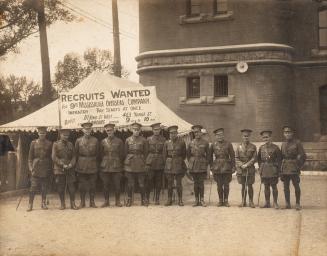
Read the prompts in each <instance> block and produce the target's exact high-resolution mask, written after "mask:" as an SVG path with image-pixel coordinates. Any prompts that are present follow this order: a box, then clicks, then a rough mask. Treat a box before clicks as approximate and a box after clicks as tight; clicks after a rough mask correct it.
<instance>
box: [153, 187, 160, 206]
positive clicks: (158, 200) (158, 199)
mask: <svg viewBox="0 0 327 256" xmlns="http://www.w3.org/2000/svg"><path fill="white" fill-rule="evenodd" d="M154 204H155V205H159V204H160V189H157V190H156V198H155V203H154Z"/></svg>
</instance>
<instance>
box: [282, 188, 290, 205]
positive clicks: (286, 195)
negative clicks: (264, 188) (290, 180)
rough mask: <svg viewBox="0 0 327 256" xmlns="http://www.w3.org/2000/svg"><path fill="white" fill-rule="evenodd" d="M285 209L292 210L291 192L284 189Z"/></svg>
mask: <svg viewBox="0 0 327 256" xmlns="http://www.w3.org/2000/svg"><path fill="white" fill-rule="evenodd" d="M284 196H285V209H291V200H290V191H289V189H288V190H285V189H284Z"/></svg>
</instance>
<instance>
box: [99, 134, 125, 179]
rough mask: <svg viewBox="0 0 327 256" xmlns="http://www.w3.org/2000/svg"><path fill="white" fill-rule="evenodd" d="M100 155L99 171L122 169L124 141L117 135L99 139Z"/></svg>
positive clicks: (111, 171) (107, 171) (119, 170)
mask: <svg viewBox="0 0 327 256" xmlns="http://www.w3.org/2000/svg"><path fill="white" fill-rule="evenodd" d="M100 151H101V156H102V161H101V164H100V170H101V172H105V173H115V172H122V171H123V160H124V155H125V153H124V143H123V141H122V140H121V139H119V138H117V137H115V136H114V137H113V138H109V137H107V138H105V139H103V140H102V141H101V149H100Z"/></svg>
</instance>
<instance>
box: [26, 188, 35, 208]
mask: <svg viewBox="0 0 327 256" xmlns="http://www.w3.org/2000/svg"><path fill="white" fill-rule="evenodd" d="M33 201H34V192H30V194H29V200H28V207H27V210H26V211H27V212H30V211H32V210H33Z"/></svg>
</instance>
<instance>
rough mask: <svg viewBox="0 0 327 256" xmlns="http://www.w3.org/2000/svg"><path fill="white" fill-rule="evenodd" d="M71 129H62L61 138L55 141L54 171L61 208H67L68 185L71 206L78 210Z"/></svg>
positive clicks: (53, 154) (53, 153)
mask: <svg viewBox="0 0 327 256" xmlns="http://www.w3.org/2000/svg"><path fill="white" fill-rule="evenodd" d="M69 134H70V131H69V130H67V129H63V130H60V140H58V141H56V142H55V143H53V147H52V161H53V163H54V167H53V172H54V174H55V181H56V184H57V191H58V194H59V198H60V203H61V206H60V210H64V209H65V208H66V204H65V192H66V189H65V188H66V186H67V188H68V192H69V195H70V208H71V209H73V210H77V209H78V208H77V207H76V205H75V182H76V177H75V170H74V167H75V163H76V157H75V148H74V145H73V143H71V142H69V141H68V139H69Z"/></svg>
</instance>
